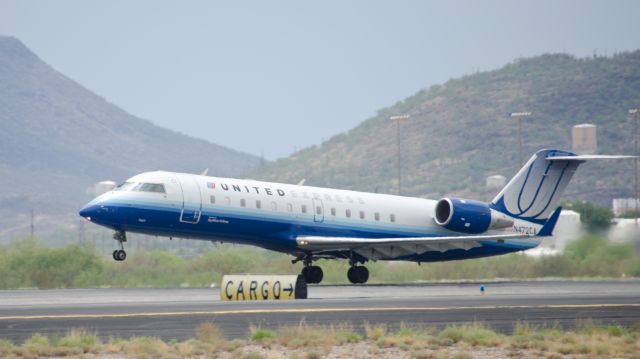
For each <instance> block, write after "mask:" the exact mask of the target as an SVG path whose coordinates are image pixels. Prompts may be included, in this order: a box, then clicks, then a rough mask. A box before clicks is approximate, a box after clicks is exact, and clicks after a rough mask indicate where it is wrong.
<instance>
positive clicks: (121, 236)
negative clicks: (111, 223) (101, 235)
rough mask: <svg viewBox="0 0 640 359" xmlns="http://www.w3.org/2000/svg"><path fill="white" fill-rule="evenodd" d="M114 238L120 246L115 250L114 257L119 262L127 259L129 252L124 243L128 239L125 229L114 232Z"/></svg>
mask: <svg viewBox="0 0 640 359" xmlns="http://www.w3.org/2000/svg"><path fill="white" fill-rule="evenodd" d="M113 239H115V240H116V241H118V247H119V248H120V249H116V250H114V251H113V259H115V260H116V261H118V262H120V261H123V260H125V259H127V252H125V251H124V245H123V244H122V243H123V242H126V241H127V233H126V232H125V231H116V233H114V234H113Z"/></svg>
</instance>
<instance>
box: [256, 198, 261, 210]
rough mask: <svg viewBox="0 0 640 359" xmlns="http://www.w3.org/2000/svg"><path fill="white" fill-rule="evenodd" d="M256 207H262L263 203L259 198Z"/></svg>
mask: <svg viewBox="0 0 640 359" xmlns="http://www.w3.org/2000/svg"><path fill="white" fill-rule="evenodd" d="M256 208H257V209H260V208H262V203H261V202H260V200H259V199H257V200H256Z"/></svg>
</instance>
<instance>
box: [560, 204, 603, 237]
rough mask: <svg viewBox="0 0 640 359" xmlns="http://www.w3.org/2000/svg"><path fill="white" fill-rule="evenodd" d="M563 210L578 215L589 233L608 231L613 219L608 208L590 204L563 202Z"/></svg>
mask: <svg viewBox="0 0 640 359" xmlns="http://www.w3.org/2000/svg"><path fill="white" fill-rule="evenodd" d="M562 206H563V208H567V209H570V210H573V211H576V212H578V213H580V221H581V222H582V223H583V224H584V225H585V226H586V229H587V230H588V231H589V232H598V231H602V230H605V229H608V228H609V227H610V226H611V221H612V220H613V218H614V217H615V216H614V214H613V211H611V209H609V208H608V207H603V206H599V205H597V204H595V203H591V202H584V201H581V202H564V203H563V204H562Z"/></svg>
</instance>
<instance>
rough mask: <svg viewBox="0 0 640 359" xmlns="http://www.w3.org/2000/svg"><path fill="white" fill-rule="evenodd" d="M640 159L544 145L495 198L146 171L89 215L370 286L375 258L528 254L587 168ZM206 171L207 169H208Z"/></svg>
mask: <svg viewBox="0 0 640 359" xmlns="http://www.w3.org/2000/svg"><path fill="white" fill-rule="evenodd" d="M617 158H636V157H635V156H607V155H576V154H574V153H572V152H567V151H561V150H554V149H544V150H540V151H538V152H536V153H535V154H534V155H533V156H532V157H531V158H530V159H529V160H528V161H527V163H526V164H525V165H524V166H523V167H522V168H521V169H520V170H519V171H518V173H517V174H516V175H515V176H514V177H513V178H512V179H511V180H510V181H509V182H508V183H507V185H506V186H505V187H504V188H503V189H502V190H501V191H500V193H498V195H497V196H496V197H495V198H494V199H493V200H492V201H491V202H489V203H483V202H479V201H475V200H470V199H462V198H453V197H445V198H442V199H440V200H437V201H436V200H430V199H424V198H412V197H404V196H395V195H389V194H378V193H365V192H356V191H347V190H340V189H331V188H319V187H312V186H304V185H291V184H284V183H272V182H262V181H255V180H247V179H234V178H221V177H211V176H205V175H194V174H187V173H174V172H166V171H155V172H146V173H142V174H139V175H136V176H134V177H131V178H130V179H128V180H126V181H125V182H124V183H122V184H121V185H119V186H118V187H117V188H115V189H114V190H113V191H110V192H107V193H105V194H102V195H101V196H99V197H97V198H95V199H94V200H92V201H91V202H89V203H88V204H87V205H86V206H84V207H83V208H82V209H81V210H80V212H79V214H80V216H82V217H84V218H86V219H87V220H89V221H91V222H93V223H96V224H98V225H101V226H104V227H108V228H111V229H113V230H115V234H114V239H115V240H116V241H117V244H118V249H116V250H114V251H113V258H114V259H115V260H117V261H123V260H125V258H126V252H125V250H124V245H123V243H124V242H126V240H127V236H126V233H127V232H132V233H143V234H148V235H155V236H164V237H170V238H173V237H180V238H191V239H199V240H206V241H220V242H231V243H240V244H249V245H254V246H259V247H262V248H266V249H268V250H273V251H278V252H283V253H287V254H290V255H292V256H294V257H295V258H294V259H293V260H292V262H293V263H296V262H299V261H302V262H303V264H304V266H303V268H302V271H301V274H302V276H303V277H304V279H305V281H306V282H307V283H320V282H321V281H322V277H323V272H322V268H321V267H319V266H317V265H313V262H314V261H316V260H318V259H323V258H325V259H327V258H328V259H346V260H348V261H349V264H350V266H349V269H348V271H347V278H348V279H349V281H350V282H351V283H354V284H361V283H366V282H367V280H368V279H369V271H368V269H367V267H365V266H364V264H365V263H366V262H368V261H377V260H393V261H400V260H401V261H412V262H417V263H418V264H420V263H423V262H435V261H447V260H461V259H468V258H479V257H487V256H494V255H501V254H506V253H511V252H517V251H523V250H527V249H530V248H534V247H536V246H538V245H539V244H540V243H541V241H542V239H543V238H544V237H546V236H550V235H551V234H552V232H553V229H554V227H555V224H556V222H557V220H558V217H559V214H560V211H561V207H557V208H556V204H557V203H558V201H559V199H560V197H561V195H562V193H563V191H564V189H565V187H566V186H567V184H568V183H569V181H570V180H571V177H572V176H573V174H574V172H575V171H576V169H577V168H578V166H579V165H580V164H582V163H584V162H585V161H589V160H596V159H617ZM205 174H206V173H205Z"/></svg>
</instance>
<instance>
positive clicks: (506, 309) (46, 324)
mask: <svg viewBox="0 0 640 359" xmlns="http://www.w3.org/2000/svg"><path fill="white" fill-rule="evenodd" d="M484 285H485V288H486V290H485V293H484V295H481V293H480V283H438V284H417V285H364V286H309V289H308V292H309V299H305V300H295V301H268V302H255V301H253V302H223V301H220V292H219V289H71V290H11V291H0V338H7V339H11V340H12V341H14V342H16V343H21V342H22V341H24V340H25V339H26V338H28V337H30V336H31V335H32V334H33V333H35V332H39V333H42V334H46V335H50V336H53V335H59V334H65V333H66V332H68V331H69V330H71V329H72V328H84V329H87V330H90V331H95V332H96V333H97V334H98V335H99V336H101V337H103V338H108V337H121V338H128V337H131V336H155V337H159V338H162V339H164V340H171V339H176V340H185V339H188V338H193V337H194V336H195V330H196V328H197V327H198V325H200V324H201V323H203V322H207V321H212V322H214V323H215V324H216V325H218V326H219V327H220V328H222V329H223V331H224V333H225V335H226V336H227V337H228V338H246V337H247V334H248V331H249V326H250V325H255V326H259V327H262V328H277V327H278V326H282V325H297V324H299V323H300V322H301V321H304V322H305V323H307V324H321V325H330V324H345V323H346V324H350V325H352V326H353V327H354V328H355V329H356V330H362V326H363V324H364V323H367V322H368V323H372V324H373V323H385V324H386V325H388V326H389V327H390V328H396V327H398V326H400V325H401V324H405V325H410V326H413V325H417V326H433V327H443V326H446V325H451V324H462V323H468V322H474V321H475V322H482V323H484V324H485V325H488V326H490V327H492V328H494V329H496V330H499V331H503V332H509V331H511V330H512V328H513V326H514V325H515V324H516V323H518V322H527V323H531V324H534V325H547V326H552V325H558V326H560V327H564V328H571V327H574V326H576V325H577V324H578V323H579V322H580V321H582V320H593V321H594V322H596V323H598V324H620V325H623V326H631V325H635V324H637V323H640V280H619V281H524V282H489V283H484Z"/></svg>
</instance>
